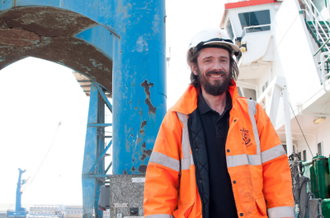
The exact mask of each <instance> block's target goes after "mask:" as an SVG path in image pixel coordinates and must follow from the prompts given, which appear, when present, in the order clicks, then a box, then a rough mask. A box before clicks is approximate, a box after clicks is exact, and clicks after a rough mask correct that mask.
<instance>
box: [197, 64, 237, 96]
mask: <svg viewBox="0 0 330 218" xmlns="http://www.w3.org/2000/svg"><path fill="white" fill-rule="evenodd" d="M197 73H198V80H199V81H200V84H201V87H203V89H204V91H205V92H206V93H207V94H210V95H213V96H218V95H222V94H223V93H225V92H226V91H227V90H228V87H229V84H230V81H231V78H230V74H229V73H226V72H225V71H223V70H220V71H215V70H212V71H209V72H207V73H206V74H205V75H203V74H202V73H201V72H200V70H199V67H198V68H197ZM210 74H216V75H221V74H222V75H223V76H224V80H223V81H217V80H215V81H214V84H211V82H210V81H209V80H208V78H207V77H208V75H210Z"/></svg>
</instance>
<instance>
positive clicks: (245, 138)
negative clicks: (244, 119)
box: [240, 128, 252, 147]
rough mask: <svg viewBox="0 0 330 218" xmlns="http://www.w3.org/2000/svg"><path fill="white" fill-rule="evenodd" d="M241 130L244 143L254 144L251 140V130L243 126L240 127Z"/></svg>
mask: <svg viewBox="0 0 330 218" xmlns="http://www.w3.org/2000/svg"><path fill="white" fill-rule="evenodd" d="M240 131H241V133H242V139H243V142H242V144H244V145H245V146H246V147H250V146H251V145H252V142H251V137H250V133H249V130H247V129H244V128H242V129H240Z"/></svg>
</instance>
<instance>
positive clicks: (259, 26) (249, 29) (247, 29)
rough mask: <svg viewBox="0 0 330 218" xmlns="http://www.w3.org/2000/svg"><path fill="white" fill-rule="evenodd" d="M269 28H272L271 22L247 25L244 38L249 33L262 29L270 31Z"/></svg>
mask: <svg viewBox="0 0 330 218" xmlns="http://www.w3.org/2000/svg"><path fill="white" fill-rule="evenodd" d="M268 30H271V24H264V25H255V26H246V27H244V29H243V34H242V38H244V36H245V35H246V34H247V33H254V32H261V31H268Z"/></svg>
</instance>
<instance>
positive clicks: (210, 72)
mask: <svg viewBox="0 0 330 218" xmlns="http://www.w3.org/2000/svg"><path fill="white" fill-rule="evenodd" d="M210 74H215V75H221V74H222V75H225V74H226V72H225V71H223V70H211V71H209V72H207V73H206V76H208V75H210Z"/></svg>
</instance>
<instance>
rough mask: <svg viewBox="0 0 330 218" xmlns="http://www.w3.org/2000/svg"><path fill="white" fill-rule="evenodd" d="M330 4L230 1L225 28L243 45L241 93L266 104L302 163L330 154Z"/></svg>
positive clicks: (296, 0) (315, 1) (287, 0)
mask: <svg viewBox="0 0 330 218" xmlns="http://www.w3.org/2000/svg"><path fill="white" fill-rule="evenodd" d="M329 3H330V2H329V1H328V0H313V1H312V0H285V1H279V0H277V1H276V0H250V1H228V3H227V4H225V13H224V16H223V19H222V21H221V25H220V27H221V28H224V29H226V30H227V32H228V34H229V35H230V36H231V37H232V39H233V41H236V42H237V43H238V44H240V45H241V51H242V56H241V57H240V58H239V60H238V65H239V69H240V75H239V77H238V82H237V84H238V86H239V92H240V94H241V95H242V96H245V97H249V98H252V99H255V100H257V101H258V103H260V104H261V105H263V107H264V109H265V110H266V112H267V114H268V115H269V117H270V119H271V121H272V123H273V125H274V127H275V129H276V131H277V133H278V135H279V136H280V138H281V140H282V143H283V144H284V145H286V147H287V151H288V154H291V153H292V151H295V152H296V153H298V154H300V155H301V158H302V160H310V159H312V157H313V156H315V155H316V154H317V153H318V154H320V155H323V156H329V154H330V146H329V145H330V133H328V132H329V129H330V94H329V90H330V86H329V85H328V83H329V80H328V79H329V78H330V76H327V75H326V74H327V73H328V69H330V67H329V64H330V61H328V60H327V57H328V56H327V54H328V53H327V52H328V51H330V42H328V39H329V32H330V28H329V22H328V21H329V18H330V16H329V8H330V5H329ZM329 55H330V53H329ZM322 71H323V75H322ZM297 120H298V121H297ZM290 130H291V131H290ZM307 144H308V145H309V147H310V149H309V148H308V146H307Z"/></svg>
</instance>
